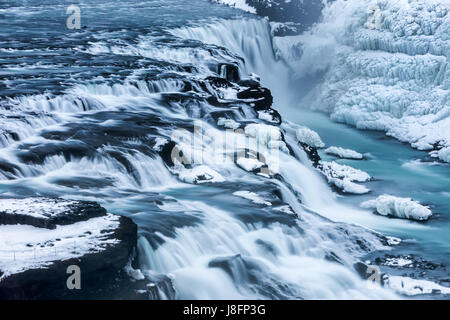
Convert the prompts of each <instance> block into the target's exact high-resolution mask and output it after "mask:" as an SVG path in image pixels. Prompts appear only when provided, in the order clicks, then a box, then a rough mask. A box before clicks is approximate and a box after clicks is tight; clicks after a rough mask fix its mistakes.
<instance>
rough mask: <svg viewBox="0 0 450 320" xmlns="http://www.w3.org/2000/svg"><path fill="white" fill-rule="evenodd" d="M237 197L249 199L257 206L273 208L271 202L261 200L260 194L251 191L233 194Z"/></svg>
mask: <svg viewBox="0 0 450 320" xmlns="http://www.w3.org/2000/svg"><path fill="white" fill-rule="evenodd" d="M233 194H234V195H235V196H238V197H241V198H244V199H247V200H250V201H252V202H253V203H256V204H263V205H265V206H271V205H272V204H271V203H270V202H269V201H265V200H264V199H263V198H261V197H260V196H259V195H258V194H256V193H254V192H251V191H236V192H233Z"/></svg>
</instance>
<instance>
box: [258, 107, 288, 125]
mask: <svg viewBox="0 0 450 320" xmlns="http://www.w3.org/2000/svg"><path fill="white" fill-rule="evenodd" d="M259 112H260V114H259V118H260V119H262V120H264V121H266V122H269V123H270V124H275V125H277V126H279V125H280V124H281V122H282V120H281V115H280V114H279V113H278V111H277V110H275V109H268V110H263V111H259ZM261 113H262V114H261ZM267 118H270V120H269V119H267Z"/></svg>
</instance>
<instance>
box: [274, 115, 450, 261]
mask: <svg viewBox="0 0 450 320" xmlns="http://www.w3.org/2000/svg"><path fill="white" fill-rule="evenodd" d="M282 111H283V112H282V113H283V115H284V116H285V117H287V118H288V119H290V121H292V122H295V123H298V124H301V125H305V126H308V127H310V128H311V129H313V130H315V131H317V132H318V133H319V134H320V136H321V138H322V140H323V141H324V143H325V144H326V145H327V146H332V145H334V146H340V147H343V148H349V149H353V150H356V151H358V152H360V153H363V154H365V155H366V158H367V160H362V161H360V160H346V159H339V160H336V159H335V158H334V157H333V156H330V155H327V154H325V153H324V152H323V150H322V151H320V152H319V153H320V155H321V157H322V158H323V159H324V160H336V161H337V162H338V163H341V164H346V165H350V166H352V167H354V168H357V169H360V170H363V171H366V172H367V173H369V174H370V175H371V176H372V177H373V181H371V182H368V183H367V184H366V186H367V187H368V188H369V189H371V190H372V192H370V193H369V194H366V195H355V196H353V195H346V196H344V197H342V198H341V200H342V201H345V202H348V203H350V204H353V205H354V206H359V204H360V203H361V202H363V201H366V200H368V199H372V198H375V197H377V196H379V195H381V194H391V195H395V196H399V197H411V198H413V199H414V200H418V201H419V202H421V203H422V204H425V205H428V206H430V208H431V210H432V211H433V214H434V216H433V218H432V219H431V220H429V221H428V222H425V223H416V222H409V221H405V227H404V228H401V227H399V226H398V224H395V227H390V226H389V225H387V226H386V225H383V226H373V227H374V228H375V229H377V230H378V231H380V232H383V233H385V234H388V235H392V236H397V237H400V238H402V239H410V240H409V241H410V242H415V243H416V245H417V246H418V248H417V249H418V250H420V251H421V253H422V254H426V255H431V256H435V257H436V256H439V258H440V259H445V261H447V262H448V261H449V260H450V258H449V257H450V245H449V243H450V173H449V172H450V171H449V169H450V165H449V164H445V163H439V162H436V161H434V160H433V159H432V158H430V157H429V156H428V153H426V152H423V151H418V150H415V149H412V148H411V147H410V146H409V145H407V144H404V143H401V142H399V141H397V140H394V139H392V138H389V137H386V136H385V135H384V134H383V133H381V132H375V131H361V130H357V129H355V128H351V127H349V126H347V125H344V124H339V123H335V122H333V121H331V120H330V119H329V118H328V116H327V115H326V114H322V113H318V112H312V111H309V110H306V109H302V110H301V111H300V112H299V110H298V109H295V108H291V109H283V110H282ZM387 219H388V218H387ZM410 224H421V225H424V226H426V228H411V227H410ZM413 239H414V240H413Z"/></svg>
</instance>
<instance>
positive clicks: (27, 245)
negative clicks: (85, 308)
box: [0, 198, 137, 299]
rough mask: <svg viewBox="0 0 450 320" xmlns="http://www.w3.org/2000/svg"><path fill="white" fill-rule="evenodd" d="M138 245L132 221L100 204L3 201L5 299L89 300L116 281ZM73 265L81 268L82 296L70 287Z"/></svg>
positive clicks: (0, 232) (0, 252)
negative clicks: (70, 271)
mask: <svg viewBox="0 0 450 320" xmlns="http://www.w3.org/2000/svg"><path fill="white" fill-rule="evenodd" d="M136 241H137V226H136V224H134V222H133V221H132V220H131V219H129V218H126V217H123V216H118V215H113V214H109V213H107V212H106V210H105V209H104V208H102V207H101V206H100V205H98V204H97V203H95V202H86V201H70V200H62V199H49V198H27V199H0V257H1V258H0V299H47V298H57V299H58V298H68V299H70V298H79V297H81V294H82V295H83V296H89V294H90V293H92V292H94V291H96V290H98V289H99V288H100V287H103V288H104V287H108V285H107V284H106V283H107V282H108V281H111V280H112V281H114V278H115V277H116V276H117V275H118V274H119V273H120V272H121V269H122V268H123V267H124V266H126V265H127V263H128V262H129V261H130V257H131V256H132V254H133V250H134V248H135V246H136ZM71 265H76V266H78V267H79V268H80V271H81V273H80V274H81V277H80V278H81V290H70V289H69V288H68V287H67V279H68V277H69V276H70V275H71V274H70V273H68V271H67V268H68V267H69V266H71ZM105 284H106V286H105ZM78 294H80V296H79V297H78Z"/></svg>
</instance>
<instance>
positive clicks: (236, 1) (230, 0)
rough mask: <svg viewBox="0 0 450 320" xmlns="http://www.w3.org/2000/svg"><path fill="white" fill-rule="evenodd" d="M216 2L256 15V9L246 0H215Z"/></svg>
mask: <svg viewBox="0 0 450 320" xmlns="http://www.w3.org/2000/svg"><path fill="white" fill-rule="evenodd" d="M213 1H214V2H218V3H223V4H226V5H229V6H231V7H235V8H237V9H241V10H244V11H247V12H250V13H256V9H255V8H253V7H251V6H249V5H248V4H247V2H246V0H213Z"/></svg>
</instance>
